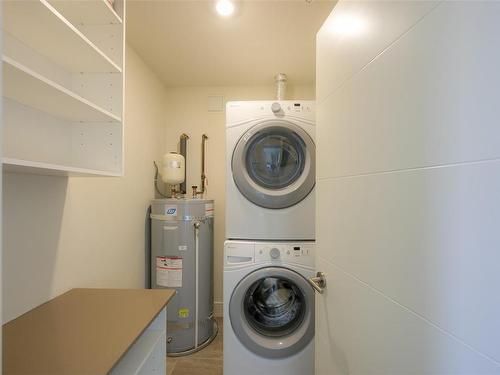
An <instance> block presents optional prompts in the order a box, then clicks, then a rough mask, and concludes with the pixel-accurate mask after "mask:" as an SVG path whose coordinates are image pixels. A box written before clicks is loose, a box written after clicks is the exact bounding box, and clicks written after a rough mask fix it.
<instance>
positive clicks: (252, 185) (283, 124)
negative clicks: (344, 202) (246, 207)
mask: <svg viewBox="0 0 500 375" xmlns="http://www.w3.org/2000/svg"><path fill="white" fill-rule="evenodd" d="M315 153H316V150H315V146H314V142H313V140H312V138H311V137H310V136H309V134H307V132H306V131H305V130H304V129H303V128H301V127H300V126H297V125H295V124H292V123H291V122H288V121H285V120H269V121H264V122H262V123H259V124H257V125H255V126H253V127H252V128H250V129H249V130H248V131H247V132H246V133H245V134H244V135H243V136H242V137H241V138H240V139H239V141H238V143H237V144H236V146H235V148H234V152H233V158H232V172H233V179H234V182H235V184H236V186H237V187H238V190H239V191H240V192H241V193H242V194H243V195H244V196H245V197H246V198H247V199H248V200H249V201H251V202H252V203H254V204H256V205H258V206H260V207H265V208H275V209H279V208H286V207H290V206H293V205H295V204H297V203H298V202H300V201H301V200H302V199H304V198H305V197H306V196H307V195H308V194H309V193H310V192H311V190H312V189H313V188H314V184H315V179H316V175H315Z"/></svg>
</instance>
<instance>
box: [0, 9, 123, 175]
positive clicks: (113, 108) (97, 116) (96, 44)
mask: <svg viewBox="0 0 500 375" xmlns="http://www.w3.org/2000/svg"><path fill="white" fill-rule="evenodd" d="M1 6H2V10H3V25H2V26H3V35H4V38H3V41H4V54H3V55H2V74H3V83H2V91H3V93H2V95H3V99H2V105H3V111H2V122H3V124H4V137H3V155H2V161H3V163H4V165H5V167H4V171H5V172H11V173H12V172H14V173H29V174H43V175H57V176H122V175H123V154H124V152H123V147H124V145H123V129H124V127H123V103H124V91H123V88H124V79H125V74H124V60H125V23H124V22H123V21H122V20H123V19H124V16H125V0H115V9H113V8H112V7H111V6H110V5H109V4H108V2H107V1H106V0H49V1H47V0H30V1H25V0H12V1H3V2H1ZM103 51H105V52H103Z"/></svg>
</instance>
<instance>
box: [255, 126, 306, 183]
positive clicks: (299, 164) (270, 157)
mask: <svg viewBox="0 0 500 375" xmlns="http://www.w3.org/2000/svg"><path fill="white" fill-rule="evenodd" d="M304 148H305V145H304V143H303V142H302V140H301V139H300V138H299V137H298V136H297V135H296V134H295V133H293V132H291V131H289V130H283V129H277V130H273V131H269V132H267V133H266V132H262V133H259V134H257V136H256V137H255V138H253V139H252V140H251V141H249V143H248V149H247V152H246V168H247V171H248V174H249V176H250V178H251V179H252V180H253V181H254V182H255V183H256V184H258V185H259V186H262V187H264V188H266V189H282V188H284V187H287V186H289V185H291V184H292V183H294V182H295V181H297V179H298V178H299V177H300V175H301V173H302V171H303V170H304V165H305V155H304Z"/></svg>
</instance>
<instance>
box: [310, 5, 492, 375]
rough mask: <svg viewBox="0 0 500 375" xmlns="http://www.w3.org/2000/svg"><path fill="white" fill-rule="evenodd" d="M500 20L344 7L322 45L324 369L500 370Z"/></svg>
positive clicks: (478, 10) (481, 12)
mask: <svg viewBox="0 0 500 375" xmlns="http://www.w3.org/2000/svg"><path fill="white" fill-rule="evenodd" d="M499 18H500V3H498V2H441V3H437V2H378V1H377V2H375V1H374V2H341V3H339V4H338V5H337V6H336V7H335V9H334V11H333V13H332V15H331V16H330V18H329V19H328V20H327V22H326V23H325V25H324V26H323V28H322V29H321V31H320V33H319V34H318V43H317V45H318V54H317V80H318V82H317V100H318V125H317V139H318V142H317V143H318V144H317V146H318V148H317V152H318V184H317V202H318V205H317V221H316V222H317V223H318V228H317V241H318V252H319V257H318V268H319V269H320V270H322V271H325V272H326V273H327V280H328V287H327V292H326V294H324V295H322V296H319V298H318V299H317V310H318V316H319V318H320V319H319V321H318V322H317V330H316V344H317V345H316V348H317V356H316V360H317V363H316V365H317V369H316V373H317V374H360V375H361V374H362V375H365V374H384V375H389V374H395V375H396V374H397V375H401V374H425V375H431V374H453V375H457V374H469V375H471V374H474V375H476V374H500V320H499V319H498V317H499V316H500V299H499V298H498V292H497V290H496V289H497V286H498V285H500V272H498V265H499V263H500V253H499V249H500V232H499V230H498V228H499V223H500V193H499V192H500V126H499V124H498V119H499V118H500V106H499V105H498V98H499V97H500V74H499V73H498V67H499V66H500V52H499V49H498V48H497V46H498V45H499V44H500V29H499V23H498V19H499ZM339 20H341V21H342V24H343V25H344V27H342V25H340V26H339V23H338V21H339ZM346 20H349V22H348V24H347V23H346ZM345 26H349V27H347V28H346V27H345Z"/></svg>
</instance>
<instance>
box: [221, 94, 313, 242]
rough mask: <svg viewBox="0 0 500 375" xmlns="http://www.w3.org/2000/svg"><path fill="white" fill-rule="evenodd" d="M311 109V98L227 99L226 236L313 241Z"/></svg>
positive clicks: (248, 238) (233, 237)
mask: <svg viewBox="0 0 500 375" xmlns="http://www.w3.org/2000/svg"><path fill="white" fill-rule="evenodd" d="M314 113H315V112H314V101H304V100H293V101H279V102H277V101H252V102H228V103H227V108H226V171H227V176H226V196H227V200H226V238H227V239H243V240H273V241H274V240H286V241H293V240H314V239H315V232H314V215H315V200H314V196H315V194H314V185H315V180H316V173H315V166H316V163H315V156H316V149H315V144H314V137H315V122H314V120H315V114H314Z"/></svg>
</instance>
